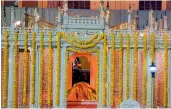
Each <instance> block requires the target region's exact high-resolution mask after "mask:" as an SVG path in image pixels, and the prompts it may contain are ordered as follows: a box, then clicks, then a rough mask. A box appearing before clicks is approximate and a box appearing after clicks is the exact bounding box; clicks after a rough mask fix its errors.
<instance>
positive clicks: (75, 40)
mask: <svg viewBox="0 0 171 109" xmlns="http://www.w3.org/2000/svg"><path fill="white" fill-rule="evenodd" d="M70 36H71V37H72V39H73V41H74V42H77V43H78V44H81V45H86V44H89V43H91V42H92V41H94V40H95V39H96V38H97V37H98V34H97V33H96V34H94V35H93V36H92V37H91V38H90V39H88V40H87V41H81V40H78V39H77V38H76V36H75V35H74V34H71V35H70Z"/></svg>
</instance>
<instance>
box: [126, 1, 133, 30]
mask: <svg viewBox="0 0 171 109" xmlns="http://www.w3.org/2000/svg"><path fill="white" fill-rule="evenodd" d="M131 14H132V9H131V4H130V5H129V10H128V28H127V29H128V30H131Z"/></svg>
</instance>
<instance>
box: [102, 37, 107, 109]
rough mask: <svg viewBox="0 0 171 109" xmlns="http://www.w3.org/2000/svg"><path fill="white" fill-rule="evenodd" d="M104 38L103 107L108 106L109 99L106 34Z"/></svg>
mask: <svg viewBox="0 0 171 109" xmlns="http://www.w3.org/2000/svg"><path fill="white" fill-rule="evenodd" d="M103 36H104V43H103V80H102V81H103V83H102V84H103V92H102V105H103V106H106V102H107V101H106V97H107V93H106V92H107V86H106V85H107V83H106V82H107V78H106V76H107V37H106V35H105V34H103Z"/></svg>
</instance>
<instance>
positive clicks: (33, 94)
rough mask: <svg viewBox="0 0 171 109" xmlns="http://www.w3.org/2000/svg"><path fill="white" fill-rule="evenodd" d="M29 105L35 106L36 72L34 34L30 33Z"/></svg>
mask: <svg viewBox="0 0 171 109" xmlns="http://www.w3.org/2000/svg"><path fill="white" fill-rule="evenodd" d="M31 58H32V59H31V62H32V64H31V103H32V104H35V71H36V33H35V32H33V33H32V56H31Z"/></svg>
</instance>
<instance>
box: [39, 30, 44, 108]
mask: <svg viewBox="0 0 171 109" xmlns="http://www.w3.org/2000/svg"><path fill="white" fill-rule="evenodd" d="M43 38H44V33H43V32H41V33H40V90H39V94H40V95H39V104H40V106H42V104H43V103H42V101H43V100H42V96H43V94H42V88H43V83H42V82H43V81H42V78H43V48H44V47H43Z"/></svg>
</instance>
